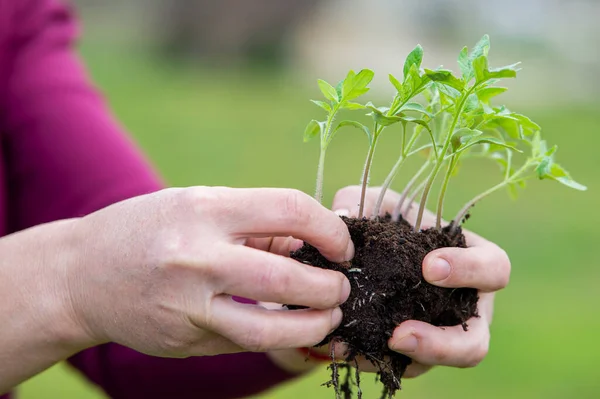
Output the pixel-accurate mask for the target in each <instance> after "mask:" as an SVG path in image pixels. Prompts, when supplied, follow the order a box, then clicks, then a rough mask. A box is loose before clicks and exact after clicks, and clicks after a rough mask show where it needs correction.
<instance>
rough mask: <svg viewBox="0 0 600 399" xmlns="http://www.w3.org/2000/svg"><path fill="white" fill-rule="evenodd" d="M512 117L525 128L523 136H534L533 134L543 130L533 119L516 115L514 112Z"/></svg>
mask: <svg viewBox="0 0 600 399" xmlns="http://www.w3.org/2000/svg"><path fill="white" fill-rule="evenodd" d="M510 115H511V116H512V117H513V118H515V119H516V120H517V121H519V124H520V125H521V127H522V128H523V134H524V135H525V136H529V135H532V134H533V133H536V132H539V131H540V130H542V128H541V127H540V125H538V124H537V123H535V122H534V121H532V120H531V119H529V118H528V117H526V116H525V115H521V114H516V113H514V112H513V113H511V114H510Z"/></svg>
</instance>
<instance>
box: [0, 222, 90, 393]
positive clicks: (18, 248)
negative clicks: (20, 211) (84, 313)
mask: <svg viewBox="0 0 600 399" xmlns="http://www.w3.org/2000/svg"><path fill="white" fill-rule="evenodd" d="M72 224H73V221H61V222H55V223H51V224H46V225H41V226H39V227H36V228H32V229H29V230H25V231H22V232H20V233H16V234H13V235H11V236H7V237H4V238H1V239H0V295H1V296H2V301H0V320H2V321H3V322H2V328H1V329H0V394H1V393H4V392H6V391H8V390H9V389H10V388H11V387H14V386H16V385H17V384H19V383H20V382H22V381H24V380H26V379H28V378H29V377H31V376H33V375H35V374H37V373H39V372H41V371H43V370H44V369H46V368H48V367H50V366H52V365H53V364H54V363H56V362H58V361H60V360H63V359H65V358H67V357H68V356H70V355H72V354H73V353H76V352H77V351H79V350H81V349H83V348H85V347H87V346H90V345H91V344H92V343H91V342H89V340H88V339H86V337H85V333H84V332H83V330H82V329H80V328H79V327H78V326H77V325H76V324H75V322H73V321H72V318H71V317H70V316H69V313H70V311H69V309H70V305H69V295H68V290H66V289H65V286H66V283H65V281H64V279H63V276H64V269H65V268H66V267H68V265H69V263H70V262H71V261H72V259H74V251H72V249H71V248H72V242H73V239H72V238H71V237H70V231H71V225H72Z"/></svg>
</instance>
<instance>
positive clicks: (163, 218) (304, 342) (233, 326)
mask: <svg viewBox="0 0 600 399" xmlns="http://www.w3.org/2000/svg"><path fill="white" fill-rule="evenodd" d="M76 229H77V233H78V234H77V236H78V237H80V238H79V242H78V243H77V246H78V247H79V248H81V251H79V252H80V253H79V255H78V259H76V265H77V266H76V267H74V268H71V269H70V270H69V271H68V279H69V287H70V293H69V294H70V297H71V298H72V308H73V314H74V317H75V318H76V320H77V321H78V323H79V324H80V325H82V326H83V327H84V328H85V330H86V331H87V332H88V334H89V336H90V337H92V338H93V340H94V341H95V343H99V342H108V341H111V342H117V343H119V344H122V345H126V346H129V347H131V348H133V349H136V350H138V351H140V352H143V353H147V354H151V355H157V356H168V357H187V356H195V355H213V354H221V353H231V352H238V351H266V350H270V349H281V348H290V347H300V346H311V345H314V344H316V343H318V342H319V341H321V340H322V339H323V338H324V337H325V336H326V335H327V334H328V333H329V332H330V331H332V330H333V329H334V328H336V327H337V326H338V324H339V323H340V321H341V311H340V310H339V308H338V306H339V305H340V304H341V303H343V302H344V301H345V300H346V299H347V297H348V295H349V291H350V285H349V282H348V280H347V279H346V278H345V277H344V276H343V275H342V274H341V273H337V272H333V271H326V270H321V269H317V268H313V267H310V266H307V265H304V264H302V263H299V262H296V261H294V260H291V259H289V258H285V257H283V256H278V255H275V254H272V253H268V252H265V251H260V250H257V249H256V248H252V246H253V244H256V245H257V246H260V245H262V244H264V243H265V242H266V241H265V240H264V239H261V237H267V236H268V237H272V236H293V237H297V238H298V239H301V240H305V241H307V242H310V243H311V244H312V245H314V246H316V247H317V248H319V250H320V251H321V252H322V253H323V255H324V256H326V257H327V258H329V259H331V260H332V261H336V262H341V261H344V260H349V259H351V258H352V257H353V255H354V246H353V244H352V241H351V240H350V237H349V234H348V230H347V228H346V225H345V224H344V223H343V222H342V221H341V220H340V218H339V217H338V216H336V215H335V214H334V213H333V212H331V211H329V210H327V209H326V208H324V207H322V206H321V205H319V204H318V203H317V202H316V201H315V200H313V199H312V198H311V197H309V196H307V195H306V194H303V193H301V192H298V191H295V190H286V189H231V188H209V187H192V188H184V189H168V190H163V191H160V192H157V193H154V194H149V195H146V196H141V197H137V198H134V199H131V200H127V201H123V202H121V203H118V204H115V205H112V206H110V207H108V208H105V209H103V210H101V211H98V212H96V213H94V214H91V215H89V216H87V217H84V218H82V219H80V220H79V222H78V225H77V226H76ZM267 241H268V240H267ZM284 241H285V240H284ZM289 242H292V241H289ZM261 243H262V244H261ZM244 244H249V245H250V246H251V247H248V246H245V245H244ZM232 296H240V297H245V298H251V299H254V300H257V301H267V302H278V303H294V304H298V305H304V306H307V307H311V308H312V309H310V310H309V309H307V310H306V311H300V312H287V311H282V310H268V309H265V308H263V307H261V306H257V305H250V304H242V303H239V302H236V301H234V300H233V299H232Z"/></svg>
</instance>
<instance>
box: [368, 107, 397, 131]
mask: <svg viewBox="0 0 600 399" xmlns="http://www.w3.org/2000/svg"><path fill="white" fill-rule="evenodd" d="M367 108H369V109H370V110H371V111H373V112H371V114H370V115H371V116H373V119H374V120H375V122H376V123H377V124H379V125H381V126H390V125H393V124H396V123H398V122H401V121H402V118H401V117H399V116H387V115H385V114H384V113H383V112H382V111H381V109H379V108H377V107H375V106H374V105H373V104H371V103H368V104H367Z"/></svg>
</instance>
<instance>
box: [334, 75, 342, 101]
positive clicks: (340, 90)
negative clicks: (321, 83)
mask: <svg viewBox="0 0 600 399" xmlns="http://www.w3.org/2000/svg"><path fill="white" fill-rule="evenodd" d="M343 85H344V80H343V79H342V80H340V81H339V82H338V84H337V85H336V86H335V91H336V93H337V97H338V98H342V86H343Z"/></svg>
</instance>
